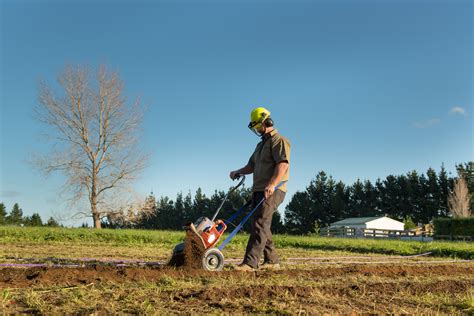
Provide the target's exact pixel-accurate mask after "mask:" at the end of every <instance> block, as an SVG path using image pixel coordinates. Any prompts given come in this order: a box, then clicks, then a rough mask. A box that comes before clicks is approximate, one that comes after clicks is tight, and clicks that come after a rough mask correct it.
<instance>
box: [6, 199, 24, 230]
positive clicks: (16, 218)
mask: <svg viewBox="0 0 474 316" xmlns="http://www.w3.org/2000/svg"><path fill="white" fill-rule="evenodd" d="M7 224H9V225H21V224H23V211H22V210H21V208H20V206H18V203H15V204H14V205H13V208H12V210H11V211H10V214H9V215H8V216H7Z"/></svg>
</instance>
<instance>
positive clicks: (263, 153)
mask: <svg viewBox="0 0 474 316" xmlns="http://www.w3.org/2000/svg"><path fill="white" fill-rule="evenodd" d="M248 127H249V128H250V129H251V130H252V131H253V132H254V133H255V134H257V135H258V136H260V137H261V141H260V142H259V143H258V144H257V147H256V148H255V151H254V153H253V154H252V156H251V157H250V159H249V161H248V163H247V165H246V166H245V167H243V168H240V169H238V170H235V171H232V172H231V173H230V178H231V179H232V180H233V179H235V178H236V177H237V176H238V175H240V174H251V173H253V188H252V191H253V196H252V209H253V208H254V207H255V206H256V205H257V204H258V203H259V202H260V201H261V200H262V198H265V201H264V202H263V203H262V204H261V205H260V207H259V208H258V209H257V210H256V211H255V213H254V215H253V218H252V230H251V233H250V237H249V240H248V243H247V248H246V250H245V256H244V260H243V262H242V263H241V264H240V265H238V266H236V270H249V271H251V270H253V269H257V268H258V267H259V262H260V258H261V255H262V252H263V266H262V267H264V268H269V269H271V268H279V267H280V263H279V258H278V255H277V253H276V251H275V246H274V245H273V241H272V232H271V224H272V217H273V213H274V212H275V210H276V209H277V208H278V206H279V205H280V204H281V203H282V202H283V200H284V198H285V194H286V181H288V175H289V164H290V142H289V141H288V140H287V139H286V138H285V137H283V136H282V135H280V134H279V133H278V131H277V130H276V129H275V128H274V127H273V120H272V118H271V117H270V111H268V110H267V109H265V108H262V107H259V108H255V109H254V110H253V111H252V113H251V114H250V123H249V125H248ZM281 181H284V183H283V185H281V186H280V187H279V188H278V189H276V190H275V187H276V186H277V185H278V184H279V183H280V182H281Z"/></svg>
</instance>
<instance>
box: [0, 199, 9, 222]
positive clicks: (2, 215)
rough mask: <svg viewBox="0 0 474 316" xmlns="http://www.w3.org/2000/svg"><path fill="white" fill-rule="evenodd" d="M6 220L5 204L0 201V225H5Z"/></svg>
mask: <svg viewBox="0 0 474 316" xmlns="http://www.w3.org/2000/svg"><path fill="white" fill-rule="evenodd" d="M6 222H7V209H6V207H5V204H3V203H0V225H5V224H6Z"/></svg>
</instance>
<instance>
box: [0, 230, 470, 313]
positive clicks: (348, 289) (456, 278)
mask: <svg viewBox="0 0 474 316" xmlns="http://www.w3.org/2000/svg"><path fill="white" fill-rule="evenodd" d="M183 238H184V232H167V231H143V230H97V231H96V230H93V229H66V228H27V227H0V263H2V264H7V263H18V262H51V259H52V258H53V259H54V258H56V259H58V258H62V259H65V258H67V259H69V260H70V261H74V260H77V259H81V258H96V259H100V260H103V261H107V260H112V259H114V260H140V261H148V262H149V261H166V260H167V259H168V258H169V255H170V253H171V250H172V248H173V247H174V245H175V244H177V243H179V242H181V241H182V239H183ZM247 238H248V236H245V235H239V236H237V238H235V239H234V240H233V241H232V243H231V244H229V245H228V247H227V248H226V249H225V250H224V255H225V257H226V258H227V259H236V260H237V259H238V258H242V256H243V252H244V248H245V244H246V241H247ZM274 241H275V243H276V245H277V248H278V251H279V253H280V255H281V258H282V261H283V264H282V269H281V270H278V271H264V270H258V271H254V272H239V271H233V270H232V266H231V265H228V266H226V267H225V269H224V271H222V272H218V273H215V272H214V273H213V272H207V271H201V270H186V269H173V268H167V267H164V266H163V265H157V266H146V267H143V266H136V265H134V266H124V267H116V266H110V265H107V264H100V263H99V264H97V263H94V264H85V265H82V266H81V267H56V266H52V265H51V266H43V267H20V268H19V267H5V266H4V267H2V268H0V304H1V308H2V310H3V311H6V312H9V313H10V312H11V313H17V312H25V313H54V314H57V313H97V312H98V313H118V312H121V313H147V314H169V313H199V314H200V313H209V312H210V313H215V314H216V313H244V314H255V313H278V314H313V313H352V312H356V313H438V312H439V313H450V314H469V313H473V312H474V278H473V275H474V263H473V262H472V261H466V260H472V259H474V245H473V244H472V243H467V242H429V243H422V242H415V241H397V240H360V239H359V240H355V239H338V238H321V237H314V236H286V235H277V236H274ZM427 252H431V254H430V255H425V256H422V257H405V256H413V255H418V254H423V253H427ZM295 258H299V259H304V258H307V259H308V260H300V261H295V260H296V259H295ZM310 258H311V260H313V261H311V260H310ZM27 260H30V261H27ZM31 260H34V261H31ZM314 260H316V261H315V262H314ZM461 260H463V261H461Z"/></svg>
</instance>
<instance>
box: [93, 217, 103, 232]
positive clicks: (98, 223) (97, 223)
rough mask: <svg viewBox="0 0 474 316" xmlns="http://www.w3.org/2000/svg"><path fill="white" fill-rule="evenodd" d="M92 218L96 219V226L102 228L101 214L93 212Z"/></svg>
mask: <svg viewBox="0 0 474 316" xmlns="http://www.w3.org/2000/svg"><path fill="white" fill-rule="evenodd" d="M92 214H93V215H92V218H93V219H94V228H98V229H100V228H102V226H101V223H100V216H99V213H92Z"/></svg>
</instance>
